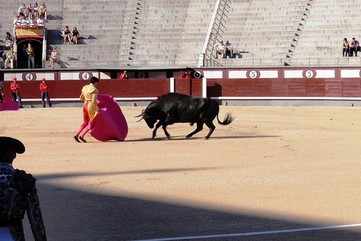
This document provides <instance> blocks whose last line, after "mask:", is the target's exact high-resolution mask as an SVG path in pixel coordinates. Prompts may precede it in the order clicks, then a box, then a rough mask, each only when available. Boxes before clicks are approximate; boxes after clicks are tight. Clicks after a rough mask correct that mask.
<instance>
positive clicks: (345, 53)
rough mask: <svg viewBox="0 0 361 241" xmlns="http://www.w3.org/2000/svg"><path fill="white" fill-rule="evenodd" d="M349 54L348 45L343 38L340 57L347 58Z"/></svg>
mask: <svg viewBox="0 0 361 241" xmlns="http://www.w3.org/2000/svg"><path fill="white" fill-rule="evenodd" d="M349 53H350V44H349V42H348V40H347V38H344V39H343V44H342V56H343V57H347V56H349Z"/></svg>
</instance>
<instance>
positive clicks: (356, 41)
mask: <svg viewBox="0 0 361 241" xmlns="http://www.w3.org/2000/svg"><path fill="white" fill-rule="evenodd" d="M352 41H353V42H354V50H353V51H354V54H355V56H356V57H357V52H358V51H360V42H359V41H358V40H357V39H356V38H352Z"/></svg>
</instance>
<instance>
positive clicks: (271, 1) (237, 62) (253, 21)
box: [0, 0, 361, 68]
mask: <svg viewBox="0 0 361 241" xmlns="http://www.w3.org/2000/svg"><path fill="white" fill-rule="evenodd" d="M21 2H22V1H4V3H2V8H1V9H0V13H1V14H0V35H1V36H2V38H3V36H4V35H5V32H7V31H11V30H12V21H13V18H14V16H15V14H16V11H17V8H18V6H19V5H20V3H21ZM216 2H217V0H183V1H176V0H109V1H105V0H87V1H84V0H48V1H46V3H47V7H48V13H49V21H48V23H47V29H48V44H49V46H50V47H57V48H58V50H59V52H60V58H61V60H62V61H61V67H66V68H69V67H89V66H91V67H106V68H119V67H122V66H123V67H124V66H134V67H137V66H153V67H158V66H164V65H167V66H195V65H197V63H198V60H199V58H200V55H201V53H202V47H203V44H204V41H205V39H206V35H207V31H208V28H209V25H210V22H211V17H212V13H213V10H214V8H215V5H216ZM359 7H361V3H360V2H359V1H358V0H317V1H312V0H233V1H231V9H232V10H231V12H230V13H229V14H228V17H227V18H226V20H225V22H224V24H225V25H226V31H225V32H224V33H223V34H222V36H221V37H222V39H224V41H226V40H229V41H230V42H231V43H232V44H233V47H234V48H235V49H236V50H239V51H241V55H242V58H237V59H220V60H218V61H219V62H220V64H221V65H224V66H282V65H292V66H296V65H297V66H304V65H360V64H361V59H359V58H342V52H341V44H342V39H343V38H344V37H348V38H351V37H353V36H355V37H356V38H358V37H359V36H360V37H361V35H359V28H358V24H359V22H360V21H358V20H359V18H361V17H359V13H358V9H359ZM66 25H68V26H70V28H72V27H73V26H76V27H78V29H79V31H80V34H81V40H80V43H81V44H79V45H64V44H63V42H62V37H61V30H62V28H63V27H64V26H66ZM0 44H1V43H0Z"/></svg>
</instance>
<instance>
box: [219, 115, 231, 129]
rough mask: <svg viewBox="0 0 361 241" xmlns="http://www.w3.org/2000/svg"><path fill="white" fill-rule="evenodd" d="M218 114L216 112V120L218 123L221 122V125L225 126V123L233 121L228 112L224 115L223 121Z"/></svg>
mask: <svg viewBox="0 0 361 241" xmlns="http://www.w3.org/2000/svg"><path fill="white" fill-rule="evenodd" d="M218 116H219V114H217V121H218V123H219V124H221V125H224V126H226V125H229V124H231V123H232V121H233V117H232V115H231V114H229V113H227V114H226V117H225V118H224V119H223V121H220V120H219V117H218Z"/></svg>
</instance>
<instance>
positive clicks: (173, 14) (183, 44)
mask: <svg viewBox="0 0 361 241" xmlns="http://www.w3.org/2000/svg"><path fill="white" fill-rule="evenodd" d="M214 4H215V0H202V1H193V0H183V1H175V0H172V1H169V0H144V1H141V4H140V6H139V8H140V11H139V19H138V20H137V23H138V24H137V26H136V27H137V30H136V34H135V35H134V36H133V37H134V40H133V41H134V42H135V44H134V46H133V47H134V48H133V49H132V50H131V51H130V52H131V56H129V58H131V63H130V65H132V66H144V65H145V66H164V65H166V66H184V65H192V66H195V65H196V63H197V57H198V56H199V54H200V53H201V49H202V45H203V42H204V39H205V35H206V32H207V29H208V23H209V21H210V17H211V13H212V10H213V7H214Z"/></svg>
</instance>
